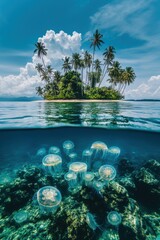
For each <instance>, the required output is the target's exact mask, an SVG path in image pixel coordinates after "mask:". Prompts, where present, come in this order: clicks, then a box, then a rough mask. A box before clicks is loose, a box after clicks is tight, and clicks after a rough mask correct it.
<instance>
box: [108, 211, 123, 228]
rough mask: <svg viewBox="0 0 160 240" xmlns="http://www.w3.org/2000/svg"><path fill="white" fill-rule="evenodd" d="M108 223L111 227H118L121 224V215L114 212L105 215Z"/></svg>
mask: <svg viewBox="0 0 160 240" xmlns="http://www.w3.org/2000/svg"><path fill="white" fill-rule="evenodd" d="M107 220H108V222H109V223H110V224H111V225H113V226H118V225H119V224H120V223H121V222H122V217H121V215H120V214H119V213H118V212H116V211H111V212H109V213H108V215H107Z"/></svg>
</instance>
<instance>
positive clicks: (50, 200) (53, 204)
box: [37, 186, 62, 213]
mask: <svg viewBox="0 0 160 240" xmlns="http://www.w3.org/2000/svg"><path fill="white" fill-rule="evenodd" d="M61 200H62V196H61V193H60V191H59V190H58V189H57V188H55V187H52V186H46V187H42V188H40V189H39V190H38V192H37V201H38V204H39V207H40V210H41V212H42V213H55V212H56V210H57V208H58V207H59V204H60V202H61Z"/></svg>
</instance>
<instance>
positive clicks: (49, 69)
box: [46, 65, 53, 76]
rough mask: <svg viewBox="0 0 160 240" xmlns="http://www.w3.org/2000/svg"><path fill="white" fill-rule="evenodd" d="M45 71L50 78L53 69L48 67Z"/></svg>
mask: <svg viewBox="0 0 160 240" xmlns="http://www.w3.org/2000/svg"><path fill="white" fill-rule="evenodd" d="M46 70H47V73H48V74H49V75H50V76H51V75H52V73H53V68H52V67H51V65H48V66H47V68H46Z"/></svg>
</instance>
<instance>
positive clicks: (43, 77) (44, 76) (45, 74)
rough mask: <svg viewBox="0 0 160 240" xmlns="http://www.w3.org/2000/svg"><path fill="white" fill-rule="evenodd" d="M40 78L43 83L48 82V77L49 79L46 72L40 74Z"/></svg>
mask: <svg viewBox="0 0 160 240" xmlns="http://www.w3.org/2000/svg"><path fill="white" fill-rule="evenodd" d="M41 78H42V80H44V81H46V82H49V80H50V77H49V75H48V72H47V71H44V72H42V74H41Z"/></svg>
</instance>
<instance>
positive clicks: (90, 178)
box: [83, 172, 94, 187]
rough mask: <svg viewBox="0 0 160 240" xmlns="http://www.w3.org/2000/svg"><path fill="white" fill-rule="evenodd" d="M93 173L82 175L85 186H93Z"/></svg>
mask: <svg viewBox="0 0 160 240" xmlns="http://www.w3.org/2000/svg"><path fill="white" fill-rule="evenodd" d="M93 179H94V173H93V172H86V173H84V175H83V180H84V183H85V185H86V186H88V187H91V186H92V185H93Z"/></svg>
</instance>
